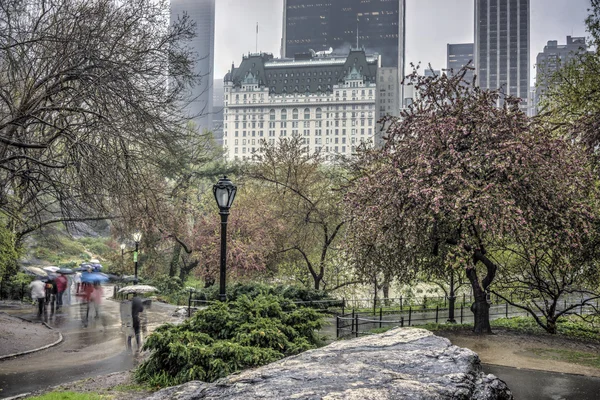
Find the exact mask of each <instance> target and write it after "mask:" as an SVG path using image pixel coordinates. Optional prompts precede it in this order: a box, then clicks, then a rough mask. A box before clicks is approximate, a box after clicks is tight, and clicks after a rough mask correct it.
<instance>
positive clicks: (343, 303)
mask: <svg viewBox="0 0 600 400" xmlns="http://www.w3.org/2000/svg"><path fill="white" fill-rule="evenodd" d="M345 308H346V298H345V297H342V316H343V315H344V314H345V313H344V310H345Z"/></svg>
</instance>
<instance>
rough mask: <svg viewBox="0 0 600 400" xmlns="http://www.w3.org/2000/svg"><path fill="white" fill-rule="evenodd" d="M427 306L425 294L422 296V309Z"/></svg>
mask: <svg viewBox="0 0 600 400" xmlns="http://www.w3.org/2000/svg"><path fill="white" fill-rule="evenodd" d="M426 308H427V296H423V310H424V309H426Z"/></svg>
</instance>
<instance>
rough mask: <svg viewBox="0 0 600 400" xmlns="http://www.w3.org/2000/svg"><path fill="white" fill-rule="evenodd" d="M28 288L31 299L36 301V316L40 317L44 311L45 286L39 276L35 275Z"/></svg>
mask: <svg viewBox="0 0 600 400" xmlns="http://www.w3.org/2000/svg"><path fill="white" fill-rule="evenodd" d="M29 289H31V299H32V300H34V301H37V303H38V317H41V316H42V313H43V312H44V302H45V301H46V288H45V285H44V282H42V280H41V279H40V277H38V276H36V277H35V279H34V280H33V281H32V282H31V283H30V284H29Z"/></svg>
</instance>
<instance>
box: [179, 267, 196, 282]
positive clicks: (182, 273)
mask: <svg viewBox="0 0 600 400" xmlns="http://www.w3.org/2000/svg"><path fill="white" fill-rule="evenodd" d="M198 264H199V262H198V261H193V262H191V263H189V264H185V263H184V264H183V265H182V266H181V268H180V269H179V279H181V284H182V285H185V280H186V279H187V277H188V275H189V274H190V272H192V270H193V269H194V268H196V267H197V266H198Z"/></svg>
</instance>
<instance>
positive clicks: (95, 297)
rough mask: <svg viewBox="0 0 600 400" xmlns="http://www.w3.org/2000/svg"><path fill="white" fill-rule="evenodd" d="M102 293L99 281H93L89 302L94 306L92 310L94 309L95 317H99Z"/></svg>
mask: <svg viewBox="0 0 600 400" xmlns="http://www.w3.org/2000/svg"><path fill="white" fill-rule="evenodd" d="M103 295H104V290H103V289H102V286H101V285H100V282H98V281H96V282H94V290H93V291H92V293H91V294H90V303H91V304H92V305H93V306H94V310H95V311H96V316H95V317H94V318H95V319H98V318H100V304H101V303H102V296H103Z"/></svg>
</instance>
